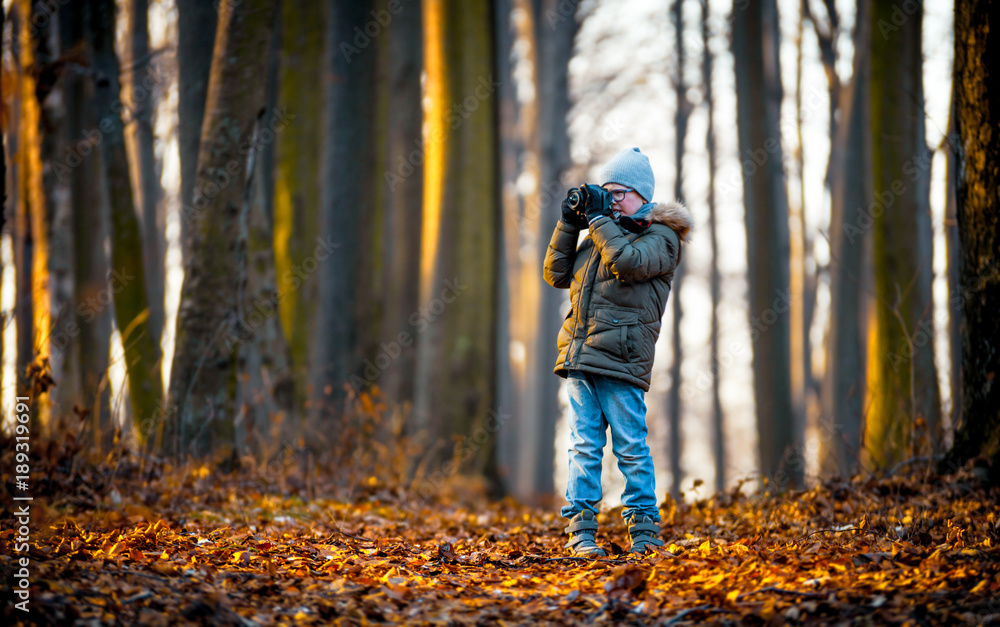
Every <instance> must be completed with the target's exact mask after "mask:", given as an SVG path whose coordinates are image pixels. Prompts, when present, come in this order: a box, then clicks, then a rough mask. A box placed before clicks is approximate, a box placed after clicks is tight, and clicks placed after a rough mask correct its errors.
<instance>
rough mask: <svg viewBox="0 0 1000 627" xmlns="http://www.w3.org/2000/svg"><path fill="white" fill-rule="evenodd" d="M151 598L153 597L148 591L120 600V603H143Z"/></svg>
mask: <svg viewBox="0 0 1000 627" xmlns="http://www.w3.org/2000/svg"><path fill="white" fill-rule="evenodd" d="M151 596H153V593H152V592H150V591H149V590H146V591H145V592H140V593H139V594H134V595H132V596H130V597H129V598H127V599H122V603H137V602H139V601H145V600H146V599H148V598H149V597H151Z"/></svg>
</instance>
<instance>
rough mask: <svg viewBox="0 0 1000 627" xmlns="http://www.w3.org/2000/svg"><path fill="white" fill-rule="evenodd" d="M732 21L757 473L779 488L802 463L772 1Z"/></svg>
mask: <svg viewBox="0 0 1000 627" xmlns="http://www.w3.org/2000/svg"><path fill="white" fill-rule="evenodd" d="M733 16H734V20H733V54H734V56H735V58H736V61H735V70H736V100H737V107H736V113H737V127H738V131H739V147H740V156H741V161H742V162H743V168H742V173H743V198H744V205H745V207H746V223H747V224H746V226H747V256H748V273H749V284H750V303H749V304H750V311H751V317H750V322H751V326H752V327H753V328H752V330H751V338H752V339H753V340H754V341H753V371H754V397H755V402H756V407H757V431H758V440H759V443H758V445H759V450H760V471H761V475H762V476H763V477H764V478H765V479H766V480H768V481H769V482H770V483H771V484H773V485H774V486H775V487H777V488H778V489H782V488H784V487H786V486H787V485H788V484H789V483H791V484H792V485H793V486H796V485H800V484H801V483H802V476H803V473H802V471H803V466H804V464H803V459H802V455H801V451H800V450H799V447H798V443H799V441H800V438H801V430H800V428H799V425H797V424H795V419H794V412H793V411H792V390H791V380H790V370H789V369H790V339H789V338H790V321H789V313H788V308H789V304H790V303H789V300H790V295H789V242H788V238H789V234H788V197H787V192H786V190H785V182H784V173H783V171H782V156H781V143H780V141H779V139H778V138H779V137H780V136H781V134H780V129H779V126H778V109H779V105H780V102H781V83H780V76H781V72H780V68H779V63H778V32H777V23H778V10H777V6H776V4H775V2H774V0H763V1H762V2H752V3H750V4H749V6H747V7H746V8H743V7H734V11H733Z"/></svg>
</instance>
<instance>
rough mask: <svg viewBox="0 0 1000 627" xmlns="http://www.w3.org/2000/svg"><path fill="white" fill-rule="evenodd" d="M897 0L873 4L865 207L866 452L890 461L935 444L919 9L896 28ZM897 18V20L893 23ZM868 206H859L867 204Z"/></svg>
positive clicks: (885, 463) (878, 463) (881, 463)
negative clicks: (869, 295) (868, 262)
mask: <svg viewBox="0 0 1000 627" xmlns="http://www.w3.org/2000/svg"><path fill="white" fill-rule="evenodd" d="M894 9H895V10H898V9H897V8H896V6H895V5H894V4H893V3H891V2H888V1H883V0H876V1H874V2H872V9H871V10H872V14H871V20H872V21H871V23H872V27H871V32H870V38H869V42H870V43H869V45H870V50H871V94H870V102H871V120H872V122H871V131H872V138H871V140H872V175H873V190H874V197H873V203H872V210H871V213H870V218H871V220H872V221H871V222H867V221H862V220H867V219H868V217H867V215H865V216H859V217H858V218H856V219H855V220H856V222H857V227H858V228H860V229H862V230H864V229H865V228H866V225H869V224H871V225H872V226H871V228H872V235H873V243H874V247H873V251H874V252H873V255H874V256H873V262H874V268H875V297H876V301H877V302H876V312H875V316H874V322H873V324H874V327H873V328H872V331H871V333H872V337H871V340H870V342H869V345H868V346H869V354H868V395H869V399H870V402H869V403H867V405H868V415H867V421H866V428H865V449H866V451H867V452H868V454H869V455H870V456H871V461H872V463H873V465H874V466H875V467H877V468H886V469H888V468H891V467H892V466H894V465H895V464H896V463H898V462H900V461H903V460H905V459H907V458H909V457H910V456H911V455H912V453H914V452H917V451H921V450H924V449H925V448H927V447H933V446H936V445H937V444H938V427H939V421H940V413H941V410H940V397H939V391H938V383H937V374H936V370H935V366H934V343H933V341H932V338H933V334H934V327H933V319H932V314H933V303H932V300H931V274H932V252H933V251H932V244H931V223H930V204H929V203H930V199H929V184H930V163H931V159H930V151H929V149H928V148H927V144H926V140H925V139H924V137H925V132H924V109H923V74H922V67H923V60H922V56H921V50H920V45H921V44H920V42H921V32H922V25H921V23H922V6H921V5H920V4H919V3H917V4H916V5H915V13H914V14H912V15H910V16H909V18H908V19H906V20H904V21H903V23H902V24H901V25H899V26H896V25H895V23H894V22H893V10H894ZM897 21H898V20H897ZM865 210H866V211H867V205H866V209H865Z"/></svg>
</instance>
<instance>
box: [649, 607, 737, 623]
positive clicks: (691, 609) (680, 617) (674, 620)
mask: <svg viewBox="0 0 1000 627" xmlns="http://www.w3.org/2000/svg"><path fill="white" fill-rule="evenodd" d="M711 610H716V611H719V608H716V607H715V606H714V605H696V606H695V607H689V608H687V609H686V610H682V611H680V612H678V613H677V615H676V616H674V617H673V618H671V619H670V620H668V621H667V622H665V623H663V624H664V625H676V624H677V623H679V622H681V620H683V618H684V617H685V616H687V615H688V614H690V613H692V612H707V611H711ZM721 611H727V610H721Z"/></svg>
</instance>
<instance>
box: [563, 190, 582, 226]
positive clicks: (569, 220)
mask: <svg viewBox="0 0 1000 627" xmlns="http://www.w3.org/2000/svg"><path fill="white" fill-rule="evenodd" d="M562 221H563V222H565V223H566V224H568V225H570V226H575V227H576V228H578V229H585V228H587V216H585V215H584V214H582V213H580V212H578V211H576V210H575V209H572V208H570V206H569V198H565V199H563V201H562Z"/></svg>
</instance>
